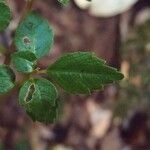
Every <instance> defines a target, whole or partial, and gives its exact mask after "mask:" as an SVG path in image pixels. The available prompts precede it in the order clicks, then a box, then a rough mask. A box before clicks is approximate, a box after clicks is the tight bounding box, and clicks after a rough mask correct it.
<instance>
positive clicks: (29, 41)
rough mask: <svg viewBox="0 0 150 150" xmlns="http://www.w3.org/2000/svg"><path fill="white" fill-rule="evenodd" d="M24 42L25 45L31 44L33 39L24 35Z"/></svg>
mask: <svg viewBox="0 0 150 150" xmlns="http://www.w3.org/2000/svg"><path fill="white" fill-rule="evenodd" d="M23 42H24V44H25V45H30V44H31V40H30V39H29V38H28V37H27V36H25V37H23Z"/></svg>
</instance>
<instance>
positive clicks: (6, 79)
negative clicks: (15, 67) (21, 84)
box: [0, 65, 15, 94]
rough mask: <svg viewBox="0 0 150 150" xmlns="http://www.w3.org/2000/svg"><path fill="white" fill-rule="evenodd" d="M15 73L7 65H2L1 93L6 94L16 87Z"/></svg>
mask: <svg viewBox="0 0 150 150" xmlns="http://www.w3.org/2000/svg"><path fill="white" fill-rule="evenodd" d="M14 82H15V74H14V72H13V71H12V69H11V68H9V67H8V66H6V65H0V94H4V93H6V92H8V91H9V90H11V89H12V88H13V87H14Z"/></svg>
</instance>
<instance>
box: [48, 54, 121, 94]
mask: <svg viewBox="0 0 150 150" xmlns="http://www.w3.org/2000/svg"><path fill="white" fill-rule="evenodd" d="M48 75H49V76H50V77H52V79H54V80H55V81H56V82H57V83H58V84H59V85H60V86H61V87H62V88H63V89H65V90H66V91H68V92H71V93H76V94H90V93H91V92H92V91H94V90H98V89H102V88H103V86H104V85H106V84H108V83H112V82H114V81H117V80H121V79H123V75H122V74H121V73H120V72H118V71H117V70H116V69H114V68H112V67H109V66H107V65H106V64H105V61H103V60H101V59H99V58H98V57H96V56H95V55H94V54H93V53H89V52H75V53H70V54H66V55H65V56H62V57H61V58H59V59H58V60H57V61H56V62H55V63H54V64H52V65H51V66H50V67H49V68H48Z"/></svg>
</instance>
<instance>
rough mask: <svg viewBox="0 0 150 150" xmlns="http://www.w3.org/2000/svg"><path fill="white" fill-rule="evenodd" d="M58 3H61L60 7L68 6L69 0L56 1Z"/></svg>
mask: <svg viewBox="0 0 150 150" xmlns="http://www.w3.org/2000/svg"><path fill="white" fill-rule="evenodd" d="M58 2H59V3H61V4H62V5H64V6H66V5H68V4H69V2H70V0H58Z"/></svg>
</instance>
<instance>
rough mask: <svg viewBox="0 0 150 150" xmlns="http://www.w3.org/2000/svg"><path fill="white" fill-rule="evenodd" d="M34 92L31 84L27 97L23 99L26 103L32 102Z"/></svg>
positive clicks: (33, 85)
mask: <svg viewBox="0 0 150 150" xmlns="http://www.w3.org/2000/svg"><path fill="white" fill-rule="evenodd" d="M35 90H36V89H35V84H34V83H33V84H31V85H30V86H29V88H28V92H27V95H26V97H25V99H24V100H25V101H26V102H30V101H31V100H32V96H33V94H34V93H35Z"/></svg>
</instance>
